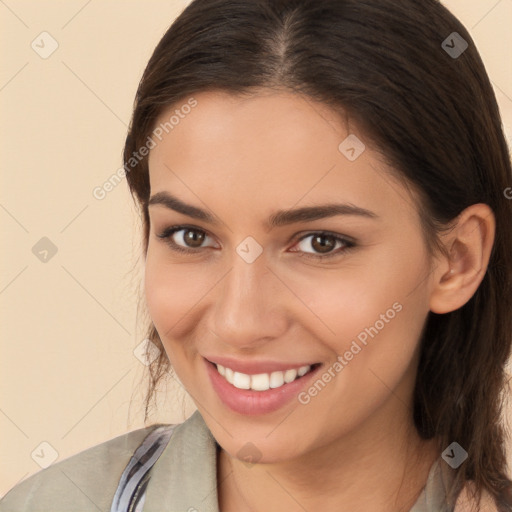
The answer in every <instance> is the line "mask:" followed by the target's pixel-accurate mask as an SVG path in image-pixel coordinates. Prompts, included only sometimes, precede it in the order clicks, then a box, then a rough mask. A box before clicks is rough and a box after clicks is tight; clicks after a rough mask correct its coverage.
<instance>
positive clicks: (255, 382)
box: [250, 373, 270, 391]
mask: <svg viewBox="0 0 512 512" xmlns="http://www.w3.org/2000/svg"><path fill="white" fill-rule="evenodd" d="M250 379H251V389H253V390H254V391H266V390H267V389H268V388H269V387H270V379H269V377H268V373H258V374H257V375H251V376H250Z"/></svg>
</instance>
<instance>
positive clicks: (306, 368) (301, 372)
mask: <svg viewBox="0 0 512 512" xmlns="http://www.w3.org/2000/svg"><path fill="white" fill-rule="evenodd" d="M310 368H311V366H301V367H300V368H299V371H298V374H299V377H302V376H303V375H306V373H308V372H309V369H310Z"/></svg>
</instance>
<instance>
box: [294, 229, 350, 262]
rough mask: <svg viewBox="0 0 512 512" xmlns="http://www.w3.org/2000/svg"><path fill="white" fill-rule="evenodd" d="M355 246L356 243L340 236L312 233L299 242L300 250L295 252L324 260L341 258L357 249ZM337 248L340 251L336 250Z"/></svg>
mask: <svg viewBox="0 0 512 512" xmlns="http://www.w3.org/2000/svg"><path fill="white" fill-rule="evenodd" d="M355 245H356V244H355V242H352V241H350V240H347V239H345V238H343V237H341V236H339V235H335V234H331V233H323V232H320V233H310V234H309V235H306V236H304V237H302V238H301V239H300V240H299V242H298V243H297V247H298V248H299V249H298V251H293V252H302V253H303V256H305V257H310V258H320V259H322V258H330V257H331V256H340V255H341V254H343V253H345V252H347V251H348V250H350V249H351V248H353V247H355ZM337 248H338V250H335V249H337ZM311 249H312V251H311Z"/></svg>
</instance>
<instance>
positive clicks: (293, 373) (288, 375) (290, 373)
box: [284, 370, 297, 384]
mask: <svg viewBox="0 0 512 512" xmlns="http://www.w3.org/2000/svg"><path fill="white" fill-rule="evenodd" d="M295 377H297V370H286V371H285V372H284V381H285V382H286V384H288V383H289V382H293V381H294V380H295Z"/></svg>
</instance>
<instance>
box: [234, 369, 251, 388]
mask: <svg viewBox="0 0 512 512" xmlns="http://www.w3.org/2000/svg"><path fill="white" fill-rule="evenodd" d="M233 386H235V388H238V389H249V388H250V387H251V376H250V375H246V374H245V373H239V372H235V373H234V374H233Z"/></svg>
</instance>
